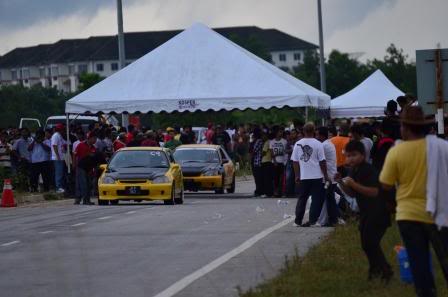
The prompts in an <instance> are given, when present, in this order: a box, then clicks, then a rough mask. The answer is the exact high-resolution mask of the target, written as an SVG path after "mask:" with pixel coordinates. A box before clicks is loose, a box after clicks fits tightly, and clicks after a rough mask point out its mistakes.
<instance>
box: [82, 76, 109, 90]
mask: <svg viewBox="0 0 448 297" xmlns="http://www.w3.org/2000/svg"><path fill="white" fill-rule="evenodd" d="M103 79H104V77H102V76H100V75H99V74H97V73H87V72H85V73H83V74H81V75H80V76H79V91H81V92H82V91H85V90H87V89H88V88H90V87H93V86H94V85H96V84H97V83H99V82H100V81H102V80H103Z"/></svg>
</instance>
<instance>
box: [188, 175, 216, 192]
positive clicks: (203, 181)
mask: <svg viewBox="0 0 448 297" xmlns="http://www.w3.org/2000/svg"><path fill="white" fill-rule="evenodd" d="M220 188H222V176H220V175H217V176H195V177H184V189H185V190H190V191H199V190H216V189H220Z"/></svg>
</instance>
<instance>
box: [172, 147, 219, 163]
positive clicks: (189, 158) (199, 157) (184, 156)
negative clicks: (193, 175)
mask: <svg viewBox="0 0 448 297" xmlns="http://www.w3.org/2000/svg"><path fill="white" fill-rule="evenodd" d="M174 159H175V160H176V162H178V163H181V164H184V163H196V162H197V163H219V155H218V152H217V151H216V150H213V149H178V150H176V151H175V152H174Z"/></svg>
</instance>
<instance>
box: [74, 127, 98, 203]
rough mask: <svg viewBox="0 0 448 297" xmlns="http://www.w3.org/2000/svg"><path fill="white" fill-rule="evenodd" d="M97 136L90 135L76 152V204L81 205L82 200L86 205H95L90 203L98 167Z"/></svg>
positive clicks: (79, 145)
mask: <svg viewBox="0 0 448 297" xmlns="http://www.w3.org/2000/svg"><path fill="white" fill-rule="evenodd" d="M96 141H97V136H96V134H94V133H93V132H91V133H89V135H88V137H87V140H86V141H82V142H80V143H79V144H78V146H77V147H76V150H75V160H76V162H75V163H76V164H75V167H76V186H77V187H78V189H76V190H77V191H76V193H77V194H78V196H77V197H76V200H75V204H80V203H81V199H82V200H83V204H84V205H93V204H94V203H93V202H91V201H90V193H91V191H92V184H91V182H90V181H91V180H92V179H93V178H92V171H93V169H94V168H95V167H96V165H97V163H98V162H97V158H96V148H95V143H96Z"/></svg>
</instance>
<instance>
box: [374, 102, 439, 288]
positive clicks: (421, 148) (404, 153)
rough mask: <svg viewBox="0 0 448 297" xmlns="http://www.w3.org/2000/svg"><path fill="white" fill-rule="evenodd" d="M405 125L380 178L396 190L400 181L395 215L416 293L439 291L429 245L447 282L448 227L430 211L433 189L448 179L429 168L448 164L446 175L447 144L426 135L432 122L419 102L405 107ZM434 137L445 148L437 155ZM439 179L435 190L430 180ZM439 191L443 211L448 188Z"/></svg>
mask: <svg viewBox="0 0 448 297" xmlns="http://www.w3.org/2000/svg"><path fill="white" fill-rule="evenodd" d="M400 130H401V136H402V139H403V142H401V143H400V144H398V145H396V146H394V147H392V148H391V149H390V150H389V152H388V154H387V156H386V160H385V162H384V166H383V170H382V172H381V175H380V182H381V183H382V185H383V188H384V189H385V190H392V189H393V188H394V187H395V185H398V186H397V193H396V200H397V214H396V220H397V222H398V227H399V229H400V234H401V238H402V240H403V242H404V245H405V246H406V249H407V253H408V256H409V263H410V265H411V271H412V276H413V279H414V286H415V290H416V292H417V296H437V294H436V288H435V284H434V277H433V274H432V271H431V270H432V269H431V264H430V249H429V246H430V244H431V245H432V247H433V248H434V251H435V252H436V255H437V258H438V259H439V262H440V264H441V266H442V270H443V273H444V276H445V279H446V281H447V282H448V231H447V229H446V227H447V226H443V225H438V226H437V225H436V224H435V222H437V221H438V220H437V217H438V215H440V214H437V213H434V215H433V216H432V215H431V214H430V212H428V211H431V209H429V206H430V204H428V202H431V197H432V195H431V193H433V190H437V191H440V189H443V187H444V184H446V180H443V181H438V180H437V176H436V177H434V171H437V169H439V168H435V169H431V170H430V166H432V165H431V164H434V163H435V164H436V165H435V167H438V166H439V165H438V163H440V164H441V165H440V166H445V168H444V171H445V172H443V171H442V172H441V173H442V174H445V175H446V174H447V171H448V165H447V164H446V163H448V156H447V155H448V148H447V144H446V143H444V142H443V141H442V140H441V142H442V143H440V142H439V141H437V139H435V140H433V139H431V138H430V136H428V137H425V135H426V134H427V130H428V129H427V122H426V121H425V116H424V114H423V110H422V109H421V107H419V106H409V107H406V108H405V109H404V110H403V111H402V113H401V128H400ZM433 141H435V142H436V145H437V146H440V147H441V150H439V151H438V154H433V153H430V150H431V142H433ZM443 161H445V162H443ZM442 163H443V164H442ZM437 174H438V172H437ZM437 174H436V175H437ZM434 178H435V181H436V184H435V185H434V188H435V189H433V188H431V187H428V185H430V183H428V182H431V181H433V180H434ZM445 188H446V186H445ZM442 191H443V190H442ZM436 194H438V195H437V196H438V197H437V199H440V200H444V201H440V203H439V205H438V206H437V208H438V211H442V210H443V209H444V208H445V209H446V207H445V206H446V205H447V203H448V201H447V199H446V197H447V196H446V189H445V191H443V193H440V192H437V193H436ZM442 214H443V212H442ZM435 219H436V220H435Z"/></svg>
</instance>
